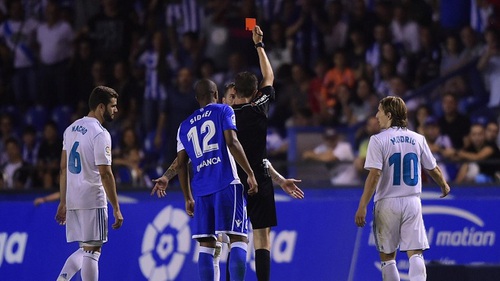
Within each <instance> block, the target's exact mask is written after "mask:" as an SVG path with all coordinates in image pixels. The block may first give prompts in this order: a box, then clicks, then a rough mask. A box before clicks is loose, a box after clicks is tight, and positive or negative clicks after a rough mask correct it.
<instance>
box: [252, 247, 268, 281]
mask: <svg viewBox="0 0 500 281" xmlns="http://www.w3.org/2000/svg"><path fill="white" fill-rule="evenodd" d="M255 271H256V274H257V280H259V281H269V278H270V275H271V253H270V252H269V251H268V250H266V249H257V250H255Z"/></svg>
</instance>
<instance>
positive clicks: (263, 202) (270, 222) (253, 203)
mask: <svg viewBox="0 0 500 281" xmlns="http://www.w3.org/2000/svg"><path fill="white" fill-rule="evenodd" d="M257 180H258V184H259V192H258V193H257V194H255V195H252V196H250V195H249V196H248V197H247V211H248V217H249V218H250V222H251V223H252V228H253V229H261V228H266V227H273V226H277V225H278V220H277V218H276V203H275V201H274V186H273V182H272V180H271V178H264V179H262V180H259V179H257ZM245 187H246V188H248V187H247V185H246V182H245ZM247 190H248V189H247Z"/></svg>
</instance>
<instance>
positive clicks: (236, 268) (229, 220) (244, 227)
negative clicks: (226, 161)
mask: <svg viewBox="0 0 500 281" xmlns="http://www.w3.org/2000/svg"><path fill="white" fill-rule="evenodd" d="M216 202H217V203H216V204H217V206H219V208H217V209H216V229H217V233H225V234H227V235H228V236H229V240H230V243H231V244H230V252H229V259H228V267H229V272H230V276H231V280H244V279H245V273H246V257H247V250H248V239H247V233H248V222H247V212H246V198H245V192H244V187H243V185H241V184H232V185H230V186H228V188H225V189H224V190H222V191H220V192H218V193H217V199H216Z"/></svg>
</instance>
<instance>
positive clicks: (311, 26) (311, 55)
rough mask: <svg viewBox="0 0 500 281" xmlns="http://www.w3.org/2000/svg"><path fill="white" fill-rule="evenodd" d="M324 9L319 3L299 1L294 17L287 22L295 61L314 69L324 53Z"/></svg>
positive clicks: (287, 30)
mask: <svg viewBox="0 0 500 281" xmlns="http://www.w3.org/2000/svg"><path fill="white" fill-rule="evenodd" d="M324 17H325V14H324V9H323V7H322V3H321V2H319V1H298V2H296V7H295V11H294V17H293V18H292V19H291V21H290V22H287V23H286V24H287V29H286V31H285V33H286V37H287V38H292V40H293V41H294V43H295V44H294V45H293V61H294V62H295V63H300V64H305V65H308V66H309V67H312V63H314V62H315V61H316V60H317V59H318V58H319V57H321V56H322V55H323V53H324V43H323V36H322V34H321V31H320V24H321V22H322V21H324Z"/></svg>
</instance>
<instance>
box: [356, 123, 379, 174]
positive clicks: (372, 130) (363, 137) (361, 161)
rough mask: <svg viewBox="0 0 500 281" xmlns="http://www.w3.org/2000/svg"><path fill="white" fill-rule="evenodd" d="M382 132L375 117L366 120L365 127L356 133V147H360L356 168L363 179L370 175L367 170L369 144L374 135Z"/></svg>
mask: <svg viewBox="0 0 500 281" xmlns="http://www.w3.org/2000/svg"><path fill="white" fill-rule="evenodd" d="M379 132H380V125H379V123H378V120H377V118H376V117H375V116H373V115H372V116H371V117H369V118H368V119H367V120H366V124H365V126H363V127H362V128H361V129H360V130H358V131H357V132H356V145H357V147H358V156H357V157H356V159H354V167H355V168H356V171H357V172H358V174H359V175H362V178H364V177H366V176H367V175H368V170H365V168H364V167H365V160H366V152H367V151H368V142H369V141H370V137H371V136H372V135H375V134H378V133H379Z"/></svg>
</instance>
